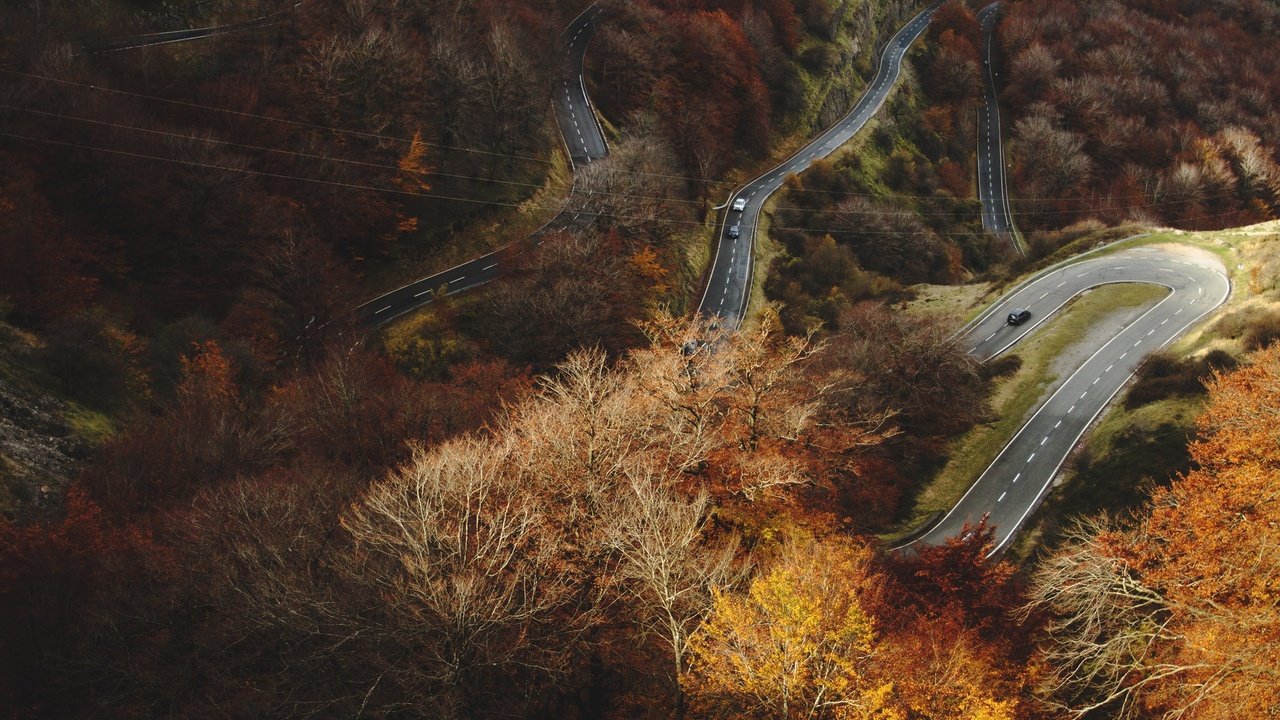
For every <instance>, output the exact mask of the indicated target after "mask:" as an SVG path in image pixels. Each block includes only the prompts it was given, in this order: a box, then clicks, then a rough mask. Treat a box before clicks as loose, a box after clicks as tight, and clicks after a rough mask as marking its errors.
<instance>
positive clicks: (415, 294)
mask: <svg viewBox="0 0 1280 720" xmlns="http://www.w3.org/2000/svg"><path fill="white" fill-rule="evenodd" d="M603 11H604V10H603V8H601V7H599V6H598V5H597V4H594V3H593V4H592V5H591V6H590V7H588V8H587V9H586V10H584V11H582V13H581V14H580V15H578V17H576V18H574V20H573V22H571V23H569V27H568V28H567V29H566V30H565V31H564V33H563V34H562V35H561V38H562V42H563V46H564V48H565V54H564V56H563V57H564V68H563V71H562V78H563V79H562V80H561V81H560V82H559V83H558V84H557V86H556V87H555V88H554V90H553V96H554V102H553V105H554V106H555V111H556V123H557V125H559V127H560V134H561V137H562V139H563V140H564V143H565V148H566V149H567V150H568V151H569V157H570V161H571V163H572V164H573V165H574V166H575V167H576V166H578V165H582V164H584V163H591V162H594V161H596V160H599V159H601V158H603V157H605V156H606V155H608V154H609V146H608V144H607V143H606V142H605V139H604V132H603V131H602V130H601V128H600V123H599V121H598V120H596V116H595V111H594V110H593V109H592V107H591V100H590V99H589V98H588V97H587V88H586V85H585V84H584V82H583V80H582V64H583V61H584V60H585V58H586V54H587V45H588V44H589V43H590V42H591V36H592V35H593V34H594V33H595V28H596V22H595V21H596V18H597V17H599V15H600V13H602V12H603ZM574 219H576V215H574V216H569V217H566V216H565V214H564V213H561V214H560V215H557V216H556V217H555V218H553V219H552V220H551V221H550V222H548V223H547V224H546V225H544V226H542V227H541V228H539V229H538V230H537V231H536V232H534V233H533V234H532V235H530V236H529V237H528V238H524V239H522V240H519V241H517V242H531V241H534V240H535V239H536V238H537V237H538V236H540V235H542V234H543V233H544V232H547V231H548V230H550V229H553V228H562V227H565V226H567V225H568V224H570V223H571V222H572V221H573V220H574ZM514 244H515V243H512V245H514ZM507 247H510V245H508V246H507ZM504 250H506V248H505V247H504V248H499V249H497V250H495V251H493V252H491V253H489V254H487V255H482V256H480V257H478V258H475V259H473V260H468V261H467V262H464V263H462V264H461V265H456V266H454V267H451V268H449V269H448V270H444V271H442V272H438V273H436V274H434V275H430V276H428V277H424V278H421V279H419V280H415V281H413V282H411V283H409V284H408V285H404V286H402V287H399V288H396V289H395V290H392V291H391V292H389V293H386V294H385V295H380V296H378V297H376V298H374V299H372V300H370V301H368V302H366V303H364V304H363V305H360V306H359V307H357V308H356V318H357V322H358V323H359V324H361V325H363V326H365V327H373V328H376V327H381V326H382V325H385V324H387V323H388V322H391V321H392V320H394V319H396V318H398V317H400V316H401V315H404V314H405V313H408V312H412V311H414V310H417V309H418V308H420V307H422V306H423V305H426V304H428V303H430V302H431V301H432V299H433V298H434V296H435V293H437V292H438V291H439V290H440V288H441V287H445V288H447V289H446V294H448V295H453V294H454V293H459V292H462V291H463V290H469V289H471V288H473V287H476V286H477V285H484V284H485V283H487V282H489V281H491V280H493V279H494V278H496V277H497V276H498V270H499V266H500V265H501V264H502V261H503V257H502V255H503V251H504Z"/></svg>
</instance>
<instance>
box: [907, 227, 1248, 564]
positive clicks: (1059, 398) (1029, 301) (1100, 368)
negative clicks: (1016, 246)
mask: <svg viewBox="0 0 1280 720" xmlns="http://www.w3.org/2000/svg"><path fill="white" fill-rule="evenodd" d="M1122 282H1139V283H1152V284H1156V285H1163V286H1164V287H1166V288H1168V289H1169V294H1168V295H1167V296H1166V297H1165V298H1164V299H1162V300H1161V301H1160V302H1159V303H1157V304H1156V305H1155V306H1154V307H1152V308H1151V309H1150V310H1147V311H1146V312H1145V313H1144V314H1143V315H1142V316H1141V317H1139V318H1138V319H1137V320H1135V321H1133V322H1132V323H1130V324H1128V325H1127V326H1125V327H1123V328H1122V329H1120V330H1119V331H1118V332H1117V333H1116V334H1115V335H1114V336H1113V337H1111V338H1110V339H1108V340H1107V341H1106V342H1105V343H1103V344H1102V345H1101V346H1099V347H1097V348H1095V349H1093V353H1092V355H1091V356H1090V357H1089V358H1088V359H1087V360H1086V361H1085V362H1084V363H1083V364H1081V365H1080V366H1079V367H1078V368H1077V369H1076V370H1075V371H1074V372H1073V373H1072V374H1071V375H1070V376H1069V377H1068V378H1067V379H1066V380H1065V381H1064V382H1063V383H1062V384H1061V385H1060V386H1059V387H1058V388H1057V389H1056V390H1054V391H1053V393H1052V394H1051V395H1050V396H1049V397H1048V399H1046V400H1045V401H1044V402H1043V403H1041V404H1040V406H1039V407H1038V408H1037V409H1036V410H1035V412H1034V414H1033V415H1032V416H1031V419H1030V420H1028V421H1027V422H1026V423H1025V424H1023V426H1022V427H1021V428H1020V429H1019V430H1018V432H1017V434H1015V435H1014V437H1013V439H1012V440H1010V441H1009V443H1008V444H1007V445H1005V447H1004V449H1002V450H1001V451H1000V453H999V455H997V456H996V458H995V460H993V461H992V462H991V465H990V466H988V467H987V469H986V470H985V471H984V472H983V473H982V475H981V476H979V478H978V479H977V480H976V481H975V482H974V484H973V485H972V486H970V488H969V490H968V491H967V492H966V493H965V494H964V496H963V497H962V498H961V499H960V501H959V502H958V503H957V504H956V505H955V507H953V508H952V509H951V510H950V511H949V512H948V513H947V514H946V516H944V517H943V518H942V520H941V521H940V522H939V523H938V524H937V525H935V526H934V527H932V528H931V529H930V530H929V531H928V532H927V533H925V534H924V535H923V536H921V537H920V538H918V539H916V540H914V541H913V542H912V543H908V545H906V546H903V547H909V546H910V545H913V544H915V543H927V544H940V543H942V542H945V541H946V539H947V538H950V537H955V536H957V535H959V534H960V533H961V532H963V529H964V526H965V524H966V523H976V522H978V521H980V520H981V519H982V518H984V517H985V518H987V521H988V523H989V524H991V525H994V526H995V533H996V534H995V547H994V549H993V550H992V552H991V554H992V555H994V554H996V553H998V552H1001V551H1002V550H1003V549H1004V548H1005V546H1006V545H1008V543H1009V541H1010V540H1011V539H1012V538H1013V536H1014V535H1015V534H1016V533H1017V531H1018V530H1019V528H1020V527H1021V526H1022V524H1023V522H1025V521H1026V518H1027V517H1028V516H1029V515H1030V514H1031V512H1032V511H1033V510H1034V509H1035V508H1036V506H1037V505H1038V504H1039V503H1040V501H1041V500H1043V499H1044V496H1045V494H1047V492H1048V490H1049V486H1050V484H1051V483H1052V481H1053V479H1054V477H1055V476H1056V475H1057V473H1058V470H1059V469H1060V468H1061V467H1062V464H1063V462H1064V461H1065V460H1066V458H1067V455H1068V454H1069V453H1070V452H1071V450H1072V448H1074V447H1075V445H1076V443H1077V442H1078V441H1079V440H1080V438H1081V436H1083V435H1084V433H1085V431H1086V430H1087V429H1088V428H1089V426H1090V425H1091V424H1092V423H1093V421H1094V419H1095V418H1097V417H1098V415H1100V414H1101V413H1102V411H1103V410H1104V409H1105V408H1106V407H1107V405H1108V404H1109V403H1110V402H1111V400H1112V398H1114V397H1115V396H1116V394H1117V393H1119V392H1120V390H1121V389H1122V388H1123V387H1124V386H1125V384H1126V383H1128V381H1129V379H1130V378H1132V377H1133V374H1134V372H1135V371H1136V370H1137V368H1138V366H1139V365H1140V364H1141V363H1142V361H1143V360H1144V359H1145V358H1146V356H1147V355H1148V354H1150V353H1151V352H1153V351H1155V350H1157V349H1159V348H1161V347H1163V346H1165V345H1167V344H1168V343H1170V342H1172V341H1173V340H1174V339H1175V338H1177V337H1178V336H1179V335H1181V334H1182V333H1183V332H1184V331H1186V330H1187V329H1188V328H1190V327H1191V326H1192V325H1194V324H1195V323H1196V322H1198V321H1199V320H1200V319H1201V318H1203V317H1205V316H1206V315H1208V314H1209V313H1210V312H1212V311H1213V310H1214V309H1216V308H1217V307H1218V306H1219V305H1221V304H1222V303H1223V302H1224V301H1225V300H1226V298H1227V296H1228V295H1229V294H1230V291H1231V284H1230V282H1229V281H1228V280H1227V277H1226V275H1225V274H1223V271H1222V265H1221V263H1219V262H1218V260H1217V259H1216V258H1213V257H1212V256H1210V255H1208V254H1207V253H1204V252H1203V251H1198V250H1194V249H1191V248H1186V247H1183V246H1148V247H1142V248H1135V249H1132V250H1125V251H1121V252H1118V253H1115V254H1110V255H1104V256H1101V257H1096V258H1091V259H1087V260H1083V261H1081V262H1077V263H1071V264H1068V265H1065V266H1062V267H1058V268H1055V269H1051V270H1049V271H1046V272H1045V273H1044V274H1042V275H1041V276H1039V277H1037V278H1036V279H1034V280H1033V281H1032V282H1030V283H1027V284H1025V285H1023V286H1021V287H1019V288H1018V289H1016V290H1014V291H1013V292H1011V293H1010V294H1009V295H1006V296H1005V297H1004V298H1002V299H1001V300H999V301H998V302H997V303H996V304H995V305H994V306H993V310H994V311H993V312H989V313H987V314H985V315H984V316H983V317H982V318H980V320H979V321H978V322H977V323H976V324H974V325H973V326H972V327H971V328H969V330H968V332H967V333H966V334H965V336H964V338H963V340H962V342H964V343H965V344H966V346H967V347H968V348H969V351H970V353H971V354H973V355H974V356H976V357H978V358H979V359H981V360H983V361H985V360H989V359H991V358H993V357H996V356H997V355H999V354H1000V353H1003V352H1004V351H1005V350H1007V349H1009V348H1010V347H1012V346H1013V345H1014V344H1015V343H1017V342H1019V341H1021V340H1023V339H1024V338H1027V337H1028V336H1029V335H1031V334H1032V333H1033V332H1034V330H1035V329H1036V328H1037V327H1038V326H1039V325H1041V324H1042V323H1044V322H1045V321H1046V320H1047V319H1048V318H1050V317H1052V316H1053V315H1054V314H1055V313H1056V312H1057V311H1058V310H1060V309H1061V308H1062V307H1063V306H1064V305H1066V304H1067V302H1068V301H1069V300H1070V299H1071V298H1072V297H1075V296H1076V295H1078V294H1080V293H1083V292H1085V291H1086V290H1088V289H1090V288H1094V287H1098V286H1100V285H1105V284H1109V283H1122ZM1015 307H1021V308H1029V309H1031V310H1032V312H1033V315H1032V317H1033V318H1035V322H1034V323H1032V324H1030V325H1025V326H1016V327H1015V326H1009V325H1007V324H1005V319H1004V318H1005V315H1006V314H1007V312H1008V311H1009V310H1010V309H1012V308H1015Z"/></svg>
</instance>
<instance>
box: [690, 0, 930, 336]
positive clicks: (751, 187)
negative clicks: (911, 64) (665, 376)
mask: <svg viewBox="0 0 1280 720" xmlns="http://www.w3.org/2000/svg"><path fill="white" fill-rule="evenodd" d="M943 2H945V0H937V2H934V3H932V4H931V5H929V7H927V8H925V9H924V10H922V11H921V12H920V13H919V14H918V15H916V16H915V17H914V18H912V19H911V22H909V23H907V24H906V25H905V26H904V27H903V28H902V29H900V30H898V32H897V33H896V34H894V36H893V37H892V38H891V39H890V40H889V42H888V44H887V45H886V46H885V48H884V50H883V52H882V53H881V56H880V67H879V69H878V70H877V72H876V75H875V77H874V78H872V80H871V83H870V84H869V85H868V86H867V90H866V91H865V92H864V93H863V94H862V97H861V98H859V99H858V102H857V104H856V105H854V107H853V110H851V111H850V112H849V114H848V115H846V116H845V117H844V118H843V119H842V120H840V121H839V122H837V123H836V124H835V125H834V126H832V127H831V128H830V129H828V130H827V131H826V132H824V133H822V134H821V135H819V136H818V137H817V139H815V140H813V141H811V142H810V143H809V144H808V145H806V146H804V147H803V148H801V149H800V150H799V151H798V152H796V153H795V154H794V155H792V156H791V157H790V158H788V159H787V160H785V161H784V162H782V164H780V165H778V166H777V167H774V168H773V169H772V170H769V171H768V172H766V173H764V174H763V175H761V176H759V177H757V178H756V179H754V180H752V181H751V182H749V183H747V184H746V185H745V186H743V187H742V188H741V189H739V190H737V191H736V192H734V193H733V195H732V196H730V198H729V202H730V203H732V202H733V201H734V200H737V199H743V200H745V201H746V207H745V208H744V209H743V210H742V211H741V212H735V211H734V210H733V209H732V207H730V209H729V210H728V211H727V216H726V217H725V218H724V220H723V221H722V222H721V224H720V227H719V231H718V232H719V237H718V242H717V243H716V253H715V257H714V259H713V260H712V262H711V272H710V275H709V277H708V278H707V284H706V288H705V289H704V290H703V294H702V301H701V302H700V303H699V304H698V313H699V314H701V315H702V316H703V317H706V318H713V319H714V320H713V321H714V322H716V323H718V324H720V325H722V326H724V327H726V328H728V329H734V328H737V327H738V326H739V325H741V324H742V320H743V318H744V317H745V316H746V312H747V299H748V297H749V295H750V293H751V282H752V273H753V265H754V263H753V255H754V252H753V250H754V244H755V233H756V228H758V227H759V224H760V212H761V210H762V208H763V207H764V204H765V201H766V200H768V199H769V196H770V195H772V194H773V193H774V192H775V191H777V189H778V188H780V187H782V183H783V181H784V180H785V179H786V177H787V175H790V174H793V173H801V172H804V171H805V170H806V169H808V167H809V166H810V165H811V164H812V163H813V161H814V160H816V159H819V158H824V157H826V156H828V155H830V154H831V153H832V152H834V151H835V149H836V148H838V147H840V146H841V145H843V144H844V143H846V142H848V141H849V140H850V139H851V138H852V137H853V136H854V135H856V134H857V133H858V131H860V130H861V129H862V128H863V127H864V126H865V125H866V124H867V121H868V120H870V119H871V117H872V116H874V115H875V113H876V111H877V110H879V109H880V107H881V106H882V105H883V104H884V101H885V99H886V98H887V97H888V96H889V92H890V91H891V90H892V89H893V85H894V82H895V81H896V80H897V79H898V75H899V74H900V72H901V69H902V58H903V56H905V55H906V52H907V49H908V48H910V47H911V43H912V42H914V41H915V40H916V38H918V37H920V35H921V34H922V33H923V32H924V30H925V28H927V27H928V26H929V21H930V20H931V19H933V15H934V13H935V12H937V10H938V8H939V7H941V6H942V4H943ZM735 227H736V228H737V232H736V235H737V236H736V237H732V236H731V235H732V234H734V233H731V228H735Z"/></svg>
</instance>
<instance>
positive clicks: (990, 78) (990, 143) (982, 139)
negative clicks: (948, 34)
mask: <svg viewBox="0 0 1280 720" xmlns="http://www.w3.org/2000/svg"><path fill="white" fill-rule="evenodd" d="M999 13H1000V2H999V0H997V1H996V2H993V3H991V4H990V5H988V6H986V7H985V8H983V9H982V12H980V13H978V22H979V23H981V24H982V86H983V101H984V102H983V108H982V109H981V110H979V111H978V152H977V156H978V199H980V200H981V201H982V227H983V228H985V229H986V231H987V232H989V233H992V234H993V235H999V236H1001V237H1004V238H1008V240H1009V242H1010V243H1012V244H1013V247H1014V249H1015V250H1017V251H1018V252H1019V253H1021V254H1023V255H1026V250H1025V249H1024V248H1023V247H1022V245H1021V244H1020V243H1019V241H1018V237H1017V233H1015V232H1014V227H1013V211H1012V210H1011V209H1010V207H1009V187H1008V184H1007V181H1006V178H1005V160H1004V144H1003V143H1002V142H1001V137H1002V136H1001V127H1000V100H999V97H998V96H997V94H996V78H995V63H994V61H993V60H992V57H991V46H992V44H993V40H994V37H995V27H996V18H997V16H998V15H999Z"/></svg>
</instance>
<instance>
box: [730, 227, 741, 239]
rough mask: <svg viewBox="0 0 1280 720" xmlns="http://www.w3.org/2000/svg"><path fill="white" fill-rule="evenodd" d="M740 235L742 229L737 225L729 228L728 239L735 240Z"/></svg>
mask: <svg viewBox="0 0 1280 720" xmlns="http://www.w3.org/2000/svg"><path fill="white" fill-rule="evenodd" d="M741 234H742V228H741V227H739V226H737V225H731V226H729V237H731V238H736V237H738V236H739V235H741Z"/></svg>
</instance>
